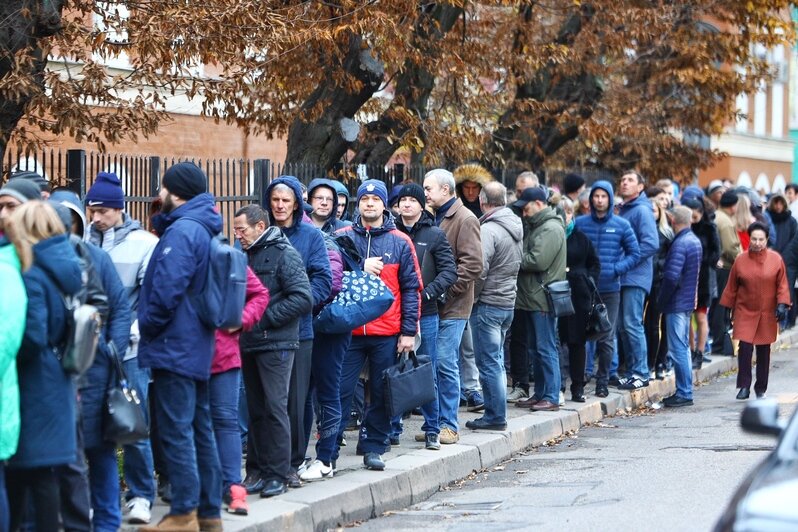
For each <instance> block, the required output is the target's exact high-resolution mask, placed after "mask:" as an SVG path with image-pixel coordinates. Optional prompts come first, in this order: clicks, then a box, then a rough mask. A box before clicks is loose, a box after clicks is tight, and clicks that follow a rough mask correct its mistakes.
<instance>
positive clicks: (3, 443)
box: [0, 238, 28, 461]
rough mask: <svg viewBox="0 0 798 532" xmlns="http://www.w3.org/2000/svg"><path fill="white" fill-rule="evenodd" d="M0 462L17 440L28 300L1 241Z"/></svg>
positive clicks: (13, 255)
mask: <svg viewBox="0 0 798 532" xmlns="http://www.w3.org/2000/svg"><path fill="white" fill-rule="evenodd" d="M0 286H2V287H3V297H2V298H0V316H2V317H3V319H0V461H2V460H8V459H9V458H10V457H11V455H13V454H14V452H15V451H16V450H17V441H18V440H19V384H18V383H17V352H18V351H19V346H20V344H21V343H22V335H23V333H24V332H25V313H26V312H27V309H28V296H27V294H26V293H25V284H24V282H23V281H22V275H21V274H20V264H19V258H18V257H17V252H16V250H15V249H14V246H12V245H11V244H10V243H9V242H8V240H6V239H4V238H0Z"/></svg>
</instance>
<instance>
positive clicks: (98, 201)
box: [85, 172, 125, 209]
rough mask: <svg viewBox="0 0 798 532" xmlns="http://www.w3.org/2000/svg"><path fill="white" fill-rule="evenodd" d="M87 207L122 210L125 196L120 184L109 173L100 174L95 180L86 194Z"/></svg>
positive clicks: (116, 178) (114, 175)
mask: <svg viewBox="0 0 798 532" xmlns="http://www.w3.org/2000/svg"><path fill="white" fill-rule="evenodd" d="M85 201H86V206H87V207H107V208H109V209H124V208H125V194H124V193H123V192H122V182H121V181H120V180H119V178H118V177H117V176H116V174H113V173H111V172H100V173H99V174H97V179H96V180H95V181H94V184H93V185H92V186H91V188H90V189H89V191H88V192H87V193H86V200H85Z"/></svg>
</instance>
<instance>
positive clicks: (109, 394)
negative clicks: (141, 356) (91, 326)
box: [103, 342, 150, 445]
mask: <svg viewBox="0 0 798 532" xmlns="http://www.w3.org/2000/svg"><path fill="white" fill-rule="evenodd" d="M109 346H110V350H111V353H110V355H109V356H110V357H111V365H112V368H111V371H110V372H109V377H108V382H109V385H108V389H107V391H106V395H105V409H104V410H103V439H104V440H105V441H107V442H111V443H114V444H116V445H128V444H130V443H135V442H137V441H139V440H143V439H145V438H148V437H149V435H150V430H149V427H148V426H147V420H146V419H145V417H144V408H143V407H142V405H141V400H140V399H139V396H138V392H136V389H135V388H133V387H132V386H130V385H129V384H128V382H127V376H126V375H125V370H124V369H123V368H122V362H121V361H120V360H119V356H118V355H117V353H116V348H115V347H114V345H113V342H109ZM114 376H116V378H115V379H113V377H114ZM112 379H113V384H112V383H111V381H112Z"/></svg>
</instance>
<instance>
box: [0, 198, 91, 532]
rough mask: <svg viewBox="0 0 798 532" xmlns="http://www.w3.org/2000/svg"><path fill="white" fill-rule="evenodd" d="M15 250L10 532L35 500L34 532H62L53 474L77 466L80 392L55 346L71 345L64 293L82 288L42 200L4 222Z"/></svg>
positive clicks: (59, 227)
mask: <svg viewBox="0 0 798 532" xmlns="http://www.w3.org/2000/svg"><path fill="white" fill-rule="evenodd" d="M6 230H7V236H8V238H9V240H11V242H12V243H13V244H14V246H15V247H16V248H17V253H18V254H19V256H20V259H21V262H22V264H23V265H24V266H27V270H26V271H25V273H24V274H23V280H24V282H25V290H26V292H27V294H28V310H27V315H26V324H25V333H24V336H23V339H22V346H21V348H20V351H19V355H18V357H17V370H18V373H19V395H20V418H21V423H20V434H19V446H18V448H17V452H16V454H15V455H14V456H13V457H12V458H11V460H10V462H9V464H8V470H7V472H6V479H7V481H8V499H9V503H10V508H11V530H15V529H16V528H17V526H19V521H20V518H21V517H22V516H21V512H20V510H21V509H24V508H27V507H28V503H27V502H26V501H28V500H31V502H32V506H33V510H34V511H33V516H34V519H35V522H36V529H37V530H58V527H59V514H60V508H59V506H60V505H59V495H58V493H59V492H58V480H57V476H56V469H57V467H58V466H62V465H66V464H69V463H71V462H74V461H75V457H76V453H77V443H76V431H75V401H76V392H75V386H74V383H73V380H72V378H71V376H70V375H68V374H67V373H65V372H64V370H63V368H62V366H61V362H60V360H59V357H58V346H62V345H63V344H64V342H65V340H66V333H67V327H66V312H67V310H66V307H65V306H64V302H63V300H62V296H61V294H64V295H68V296H72V295H75V294H77V293H78V291H79V290H80V288H81V271H80V264H79V263H78V258H77V256H76V255H75V252H74V250H73V249H72V246H70V244H69V241H68V240H67V236H66V235H65V234H64V226H63V224H62V223H61V220H60V219H59V218H58V215H57V214H56V213H55V211H54V210H53V208H52V207H51V206H49V205H47V204H45V203H42V202H40V201H30V202H27V203H24V204H23V205H21V206H20V207H18V208H17V209H16V211H15V212H14V214H13V215H12V216H11V218H10V220H9V221H8V222H7V223H6Z"/></svg>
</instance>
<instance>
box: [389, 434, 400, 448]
mask: <svg viewBox="0 0 798 532" xmlns="http://www.w3.org/2000/svg"><path fill="white" fill-rule="evenodd" d="M390 439H391V445H392V446H394V447H399V436H391V438H390Z"/></svg>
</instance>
